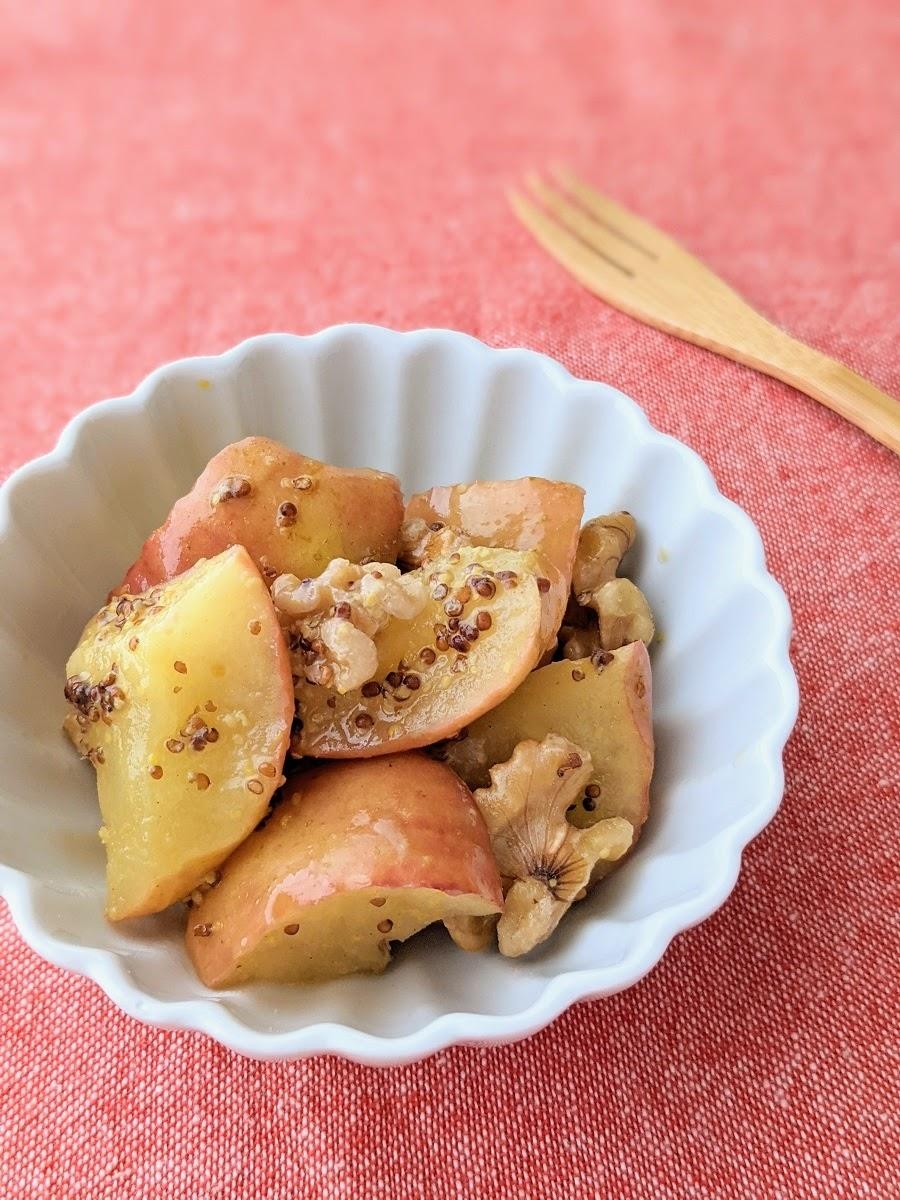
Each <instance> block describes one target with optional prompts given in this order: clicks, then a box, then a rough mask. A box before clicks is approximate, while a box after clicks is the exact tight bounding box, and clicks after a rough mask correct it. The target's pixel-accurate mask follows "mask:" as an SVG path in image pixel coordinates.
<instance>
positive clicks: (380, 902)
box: [369, 896, 387, 908]
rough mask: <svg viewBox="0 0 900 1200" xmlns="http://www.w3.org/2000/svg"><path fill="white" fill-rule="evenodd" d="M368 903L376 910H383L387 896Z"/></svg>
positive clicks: (377, 897)
mask: <svg viewBox="0 0 900 1200" xmlns="http://www.w3.org/2000/svg"><path fill="white" fill-rule="evenodd" d="M369 903H370V904H373V905H374V906H375V907H376V908H383V907H384V906H385V904H387V896H376V897H375V898H374V899H373V900H370V901H369Z"/></svg>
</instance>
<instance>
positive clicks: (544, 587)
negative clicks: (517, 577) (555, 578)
mask: <svg viewBox="0 0 900 1200" xmlns="http://www.w3.org/2000/svg"><path fill="white" fill-rule="evenodd" d="M536 582H537V588H538V591H539V592H544V593H546V592H549V591H550V580H549V579H545V578H544V576H543V575H539V576H538V578H537V580H536Z"/></svg>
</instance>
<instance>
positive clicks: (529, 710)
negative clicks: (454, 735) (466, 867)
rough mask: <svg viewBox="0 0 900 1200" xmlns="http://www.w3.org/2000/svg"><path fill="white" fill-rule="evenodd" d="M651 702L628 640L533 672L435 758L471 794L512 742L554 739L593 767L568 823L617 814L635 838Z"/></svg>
mask: <svg viewBox="0 0 900 1200" xmlns="http://www.w3.org/2000/svg"><path fill="white" fill-rule="evenodd" d="M651 704H652V685H651V677H650V659H649V657H648V655H647V648H646V646H645V645H644V643H643V642H633V643H631V644H630V645H628V646H623V647H622V648H621V649H620V650H615V651H612V652H604V651H601V652H599V653H598V654H595V655H594V656H593V657H592V658H585V659H580V660H576V661H570V660H564V661H563V662H555V663H551V664H550V665H549V666H546V667H541V668H540V669H539V670H537V671H533V672H532V673H531V674H530V675H529V676H528V678H527V679H526V680H525V681H524V683H522V684H521V685H520V686H519V687H518V688H517V689H516V691H515V692H514V693H513V694H512V695H511V696H510V697H509V699H508V700H506V701H504V703H503V704H501V705H500V706H499V707H498V708H495V709H494V710H493V711H491V712H489V713H487V714H486V715H485V716H483V717H482V718H481V719H480V720H478V721H475V722H474V724H472V725H470V726H469V728H468V730H467V731H466V732H465V734H464V736H462V737H460V738H459V740H456V741H451V742H448V743H446V744H445V745H444V746H443V747H441V748H440V750H439V751H437V752H436V753H439V754H440V755H441V757H442V758H443V759H444V760H445V761H446V762H447V763H448V764H449V765H450V766H451V767H453V769H454V770H455V771H456V772H457V773H458V774H459V775H460V776H461V778H462V779H463V780H465V782H466V783H467V784H468V786H469V787H471V788H473V789H474V788H479V787H486V786H488V785H489V783H490V768H491V767H492V766H494V765H495V764H496V763H502V762H506V761H507V760H508V759H510V758H511V757H512V753H513V751H514V750H515V748H516V746H517V745H518V743H519V742H522V741H524V740H526V739H533V740H534V741H538V742H540V741H542V740H543V739H544V738H545V737H546V736H547V735H548V734H558V735H559V736H560V737H564V738H567V739H568V740H569V741H570V742H574V743H575V745H577V746H580V747H582V748H583V749H584V750H586V751H587V752H588V754H590V756H591V762H592V764H593V773H592V775H591V777H590V779H589V780H588V781H587V783H586V786H585V790H584V794H583V795H582V797H581V799H580V800H579V801H578V803H577V806H576V807H575V808H574V810H573V811H571V812H570V813H569V814H568V817H569V821H570V822H571V823H572V824H573V825H577V826H579V827H580V828H584V827H586V826H588V825H593V824H595V823H596V822H597V821H601V820H604V819H606V818H609V817H623V818H624V819H625V820H626V821H628V822H630V824H631V825H632V826H633V827H634V830H635V840H637V837H638V835H639V833H640V829H641V826H642V825H643V824H644V821H645V820H646V819H647V807H648V803H649V790H650V779H651V776H652V774H653V725H652V722H651ZM603 869H604V870H605V869H606V868H605V867H604V868H603ZM597 877H598V874H597V873H595V875H594V877H593V878H594V879H596V878H597Z"/></svg>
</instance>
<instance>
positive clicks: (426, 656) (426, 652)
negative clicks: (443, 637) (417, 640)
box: [419, 646, 437, 667]
mask: <svg viewBox="0 0 900 1200" xmlns="http://www.w3.org/2000/svg"><path fill="white" fill-rule="evenodd" d="M419 659H420V660H421V661H422V662H423V663H424V664H425V665H426V667H430V666H431V664H432V663H433V662H435V661H436V660H437V655H436V654H435V652H434V651H433V650H432V648H431V647H430V646H423V647H422V649H421V650H420V651H419Z"/></svg>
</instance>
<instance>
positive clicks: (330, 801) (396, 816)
mask: <svg viewBox="0 0 900 1200" xmlns="http://www.w3.org/2000/svg"><path fill="white" fill-rule="evenodd" d="M502 907H503V893H502V889H501V886H500V879H499V876H498V874H497V868H496V865H495V863H494V859H493V856H492V854H491V848H490V839H489V837H488V833H487V829H486V827H485V824H484V821H483V819H482V817H481V814H480V813H479V811H478V808H477V807H476V805H475V802H474V800H473V799H472V796H471V793H470V792H469V790H468V789H467V788H466V787H465V785H464V784H463V783H462V782H461V781H460V779H459V778H458V777H457V776H456V775H455V774H454V773H453V772H452V771H451V770H449V768H447V767H445V766H442V765H441V764H440V763H436V762H434V761H433V760H431V759H429V758H428V757H427V756H426V755H423V754H415V753H413V754H399V755H390V756H385V757H382V758H376V759H368V760H365V761H359V762H347V763H329V764H327V765H323V766H320V767H317V768H315V769H314V770H312V771H309V772H307V773H304V774H301V775H298V776H295V777H294V778H293V779H292V780H291V781H290V782H289V783H288V784H287V786H286V787H285V791H284V798H283V800H282V802H281V803H280V804H279V805H278V807H277V808H276V809H275V811H274V813H273V814H272V816H271V818H270V819H269V821H268V822H267V823H266V824H265V826H264V827H263V828H261V829H259V830H257V832H255V833H253V834H251V836H250V837H249V838H248V839H247V841H246V842H245V843H244V844H243V845H242V846H241V847H240V848H239V849H238V850H237V851H235V853H234V854H233V855H232V856H231V858H230V859H229V860H228V861H227V862H226V863H225V865H224V866H223V867H222V871H221V879H220V881H219V882H218V883H217V885H216V886H215V887H214V888H213V889H211V890H210V891H209V892H207V893H206V895H205V896H204V897H203V898H202V900H201V901H200V904H199V906H198V907H197V908H196V909H195V910H193V911H192V912H191V913H190V914H189V917H188V923H187V930H186V946H187V952H188V955H189V957H190V959H191V961H192V962H193V964H194V967H195V968H196V970H197V973H198V975H199V976H200V979H201V980H202V981H203V983H204V984H206V985H207V986H208V987H216V988H220V987H229V986H232V985H234V984H238V983H245V982H247V981H249V980H274V981H282V982H310V981H315V980H322V979H331V978H334V977H336V976H340V975H347V974H350V973H353V972H359V971H369V972H372V971H376V972H377V971H382V970H383V969H384V968H385V966H386V965H387V963H388V962H389V960H390V943H391V942H392V941H405V940H406V938H408V937H411V936H412V935H413V934H414V933H416V932H418V930H420V929H422V928H424V927H425V926H426V925H430V924H431V923H432V922H434V921H440V920H444V919H445V918H448V917H449V918H451V919H452V918H453V917H457V916H482V915H486V914H488V913H497V912H500V911H501V909H502Z"/></svg>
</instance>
